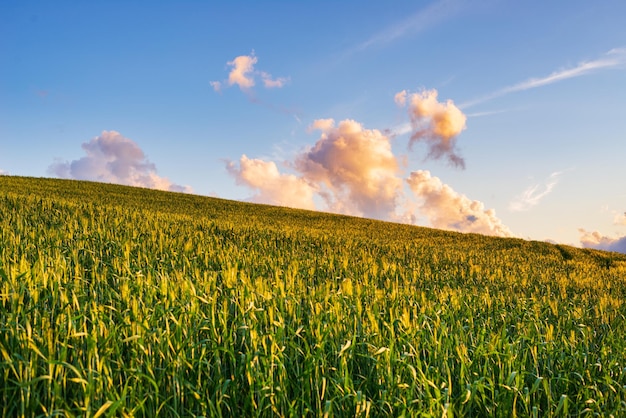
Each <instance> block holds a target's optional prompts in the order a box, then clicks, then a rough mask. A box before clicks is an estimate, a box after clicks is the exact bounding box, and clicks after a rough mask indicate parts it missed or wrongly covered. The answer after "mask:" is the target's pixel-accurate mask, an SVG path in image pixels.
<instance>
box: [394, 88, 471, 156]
mask: <svg viewBox="0 0 626 418" xmlns="http://www.w3.org/2000/svg"><path fill="white" fill-rule="evenodd" d="M437 96H438V93H437V90H424V91H422V92H420V93H413V94H411V95H410V96H409V97H407V92H406V90H403V91H401V92H399V93H397V94H396V95H395V98H394V100H395V102H396V104H398V105H404V104H406V101H407V99H409V116H410V118H411V125H412V132H413V133H412V135H411V142H410V144H411V145H412V144H413V143H415V142H417V141H421V142H425V143H426V144H427V145H428V158H433V159H440V158H443V157H447V158H448V161H449V162H450V164H452V165H453V166H456V167H460V168H465V161H464V160H463V158H461V156H459V155H458V153H457V151H456V138H457V136H458V135H459V134H460V133H461V132H462V131H463V130H464V129H465V128H466V125H465V122H466V121H467V117H466V116H465V115H464V114H463V112H461V110H460V109H459V108H458V107H456V106H455V104H454V102H453V101H452V100H447V101H446V102H445V103H440V102H439V101H438V100H437Z"/></svg>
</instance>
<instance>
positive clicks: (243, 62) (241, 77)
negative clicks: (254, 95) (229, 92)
mask: <svg viewBox="0 0 626 418" xmlns="http://www.w3.org/2000/svg"><path fill="white" fill-rule="evenodd" d="M257 61H258V59H257V57H255V56H254V54H252V55H240V56H238V57H236V58H235V59H234V60H232V61H229V62H228V63H227V64H228V65H229V66H231V67H232V70H230V73H229V74H228V85H230V86H232V85H234V84H237V85H238V86H239V88H241V89H242V90H243V89H249V88H250V87H252V86H254V78H252V72H253V71H254V64H256V63H257Z"/></svg>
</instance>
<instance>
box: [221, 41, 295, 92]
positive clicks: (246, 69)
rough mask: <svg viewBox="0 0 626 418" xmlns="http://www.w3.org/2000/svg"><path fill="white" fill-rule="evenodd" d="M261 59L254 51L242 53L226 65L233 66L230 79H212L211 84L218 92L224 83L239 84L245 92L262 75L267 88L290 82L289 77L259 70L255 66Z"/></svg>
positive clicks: (281, 85) (278, 86)
mask: <svg viewBox="0 0 626 418" xmlns="http://www.w3.org/2000/svg"><path fill="white" fill-rule="evenodd" d="M258 61H259V59H258V58H257V57H256V56H255V55H254V51H253V52H252V53H251V54H250V55H240V56H238V57H235V58H234V59H233V60H232V61H228V62H227V63H226V65H228V66H229V67H231V70H230V72H229V73H228V79H227V80H225V81H210V82H209V84H210V85H211V87H213V90H215V91H216V92H220V91H222V89H223V88H224V85H228V86H234V85H237V86H239V88H240V89H241V90H242V91H244V92H249V91H251V89H252V87H254V86H255V84H256V78H257V77H260V78H261V80H262V81H263V85H264V86H265V88H280V87H283V86H284V85H285V84H287V83H288V82H289V78H288V77H276V78H274V77H273V76H272V75H271V74H269V73H267V72H265V71H257V70H255V69H254V66H255V65H256V64H257V62H258Z"/></svg>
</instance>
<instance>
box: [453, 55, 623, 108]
mask: <svg viewBox="0 0 626 418" xmlns="http://www.w3.org/2000/svg"><path fill="white" fill-rule="evenodd" d="M624 65H626V48H615V49H612V50H610V51H609V52H607V53H606V54H604V56H603V57H601V58H598V59H596V60H592V61H583V62H581V63H580V64H578V65H577V66H575V67H572V68H565V69H561V70H558V71H554V72H553V73H551V74H550V75H548V76H545V77H539V78H529V79H528V80H525V81H522V82H520V83H517V84H513V85H511V86H507V87H504V88H502V89H500V90H496V91H494V92H492V93H489V94H487V95H485V96H482V97H479V98H477V99H474V100H470V101H468V102H465V103H462V104H461V105H459V107H460V108H461V109H466V108H468V107H471V106H475V105H477V104H480V103H484V102H487V101H489V100H492V99H495V98H497V97H501V96H505V95H507V94H510V93H515V92H518V91H524V90H530V89H535V88H538V87H543V86H547V85H549V84H553V83H556V82H559V81H563V80H567V79H569V78H574V77H580V76H583V75H586V74H590V73H592V72H595V71H598V70H602V69H608V68H620V67H623V66H624Z"/></svg>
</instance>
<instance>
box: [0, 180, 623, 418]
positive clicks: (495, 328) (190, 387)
mask: <svg viewBox="0 0 626 418" xmlns="http://www.w3.org/2000/svg"><path fill="white" fill-rule="evenodd" d="M0 415H2V416H6V417H11V416H26V417H31V416H50V415H54V416H147V417H151V416H157V415H158V416H167V417H170V416H173V417H176V416H231V417H245V416H295V417H300V416H313V417H317V416H329V417H331V416H341V417H343V416H371V417H374V416H387V415H389V416H402V415H405V416H436V417H441V416H472V417H481V416H502V417H508V416H540V417H549V416H594V415H600V416H610V415H613V416H615V417H619V416H626V255H621V254H616V253H606V252H601V251H594V250H588V249H578V248H573V247H567V246H558V245H556V246H555V245H551V244H548V243H543V242H533V241H524V240H520V239H503V238H491V237H485V236H481V235H472V234H458V233H453V232H445V231H439V230H434V229H428V228H418V227H411V226H406V225H398V224H392V223H384V222H378V221H372V220H366V219H359V218H352V217H346V216H339V215H330V214H323V213H317V212H307V211H300V210H293V209H285V208H277V207H271V206H260V205H252V204H246V203H239V202H232V201H226V200H220V199H213V198H206V197H199V196H192V195H185V194H174V193H167V192H160V191H153V190H145V189H138V188H130V187H123V186H116V185H105V184H97V183H88V182H76V181H65V180H50V179H32V178H20V177H8V176H0Z"/></svg>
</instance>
